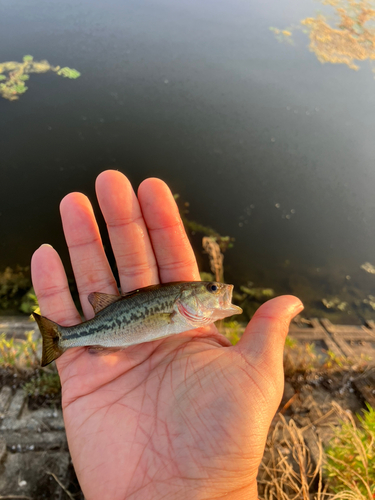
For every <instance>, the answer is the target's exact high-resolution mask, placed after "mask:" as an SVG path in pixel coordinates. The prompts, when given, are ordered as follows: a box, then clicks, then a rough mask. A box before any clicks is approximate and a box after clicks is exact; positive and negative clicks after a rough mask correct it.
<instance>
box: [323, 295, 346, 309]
mask: <svg viewBox="0 0 375 500" xmlns="http://www.w3.org/2000/svg"><path fill="white" fill-rule="evenodd" d="M322 303H323V305H324V306H325V307H326V308H327V309H338V310H339V311H342V312H344V311H345V310H346V309H347V307H348V303H347V302H344V301H343V300H341V299H340V298H339V297H334V298H333V299H330V300H327V299H322Z"/></svg>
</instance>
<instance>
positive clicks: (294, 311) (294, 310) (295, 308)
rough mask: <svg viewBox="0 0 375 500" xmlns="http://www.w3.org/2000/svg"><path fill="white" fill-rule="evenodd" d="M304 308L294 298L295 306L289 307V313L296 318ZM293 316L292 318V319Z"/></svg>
mask: <svg viewBox="0 0 375 500" xmlns="http://www.w3.org/2000/svg"><path fill="white" fill-rule="evenodd" d="M304 308H305V306H304V305H303V304H302V302H301V301H300V300H299V299H297V297H296V302H295V304H293V306H292V307H291V309H290V312H291V313H292V314H293V315H294V316H297V314H298V313H300V312H301V311H303V309H304ZM294 316H293V317H294Z"/></svg>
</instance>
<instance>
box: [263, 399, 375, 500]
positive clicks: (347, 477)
mask: <svg viewBox="0 0 375 500" xmlns="http://www.w3.org/2000/svg"><path fill="white" fill-rule="evenodd" d="M333 408H334V410H335V411H336V413H337V414H338V416H339V417H340V418H341V426H340V427H338V428H337V429H336V431H335V438H334V439H333V441H332V444H331V446H330V447H329V448H328V449H327V450H326V452H324V450H323V446H322V443H321V442H320V440H319V441H318V440H317V441H316V443H315V444H316V448H317V457H316V456H315V460H316V462H314V461H313V459H312V457H311V453H310V450H309V448H308V447H307V446H306V443H305V438H304V434H303V432H304V431H303V430H302V429H300V428H299V427H298V426H297V425H296V423H295V422H294V421H293V420H292V419H290V420H289V421H287V420H286V419H285V418H284V416H283V415H281V414H279V415H278V421H277V423H276V425H275V426H274V429H273V430H272V431H271V432H270V434H269V436H268V440H267V445H266V451H265V454H264V457H263V460H262V463H261V466H260V470H259V475H258V484H259V499H260V500H374V498H375V469H374V461H375V410H374V409H373V408H371V407H370V406H369V405H367V411H364V415H363V416H358V419H359V423H360V427H358V426H357V424H356V422H355V419H354V418H353V416H352V415H351V413H350V412H347V411H344V410H343V409H342V408H341V407H340V406H339V405H337V404H335V403H334V404H333Z"/></svg>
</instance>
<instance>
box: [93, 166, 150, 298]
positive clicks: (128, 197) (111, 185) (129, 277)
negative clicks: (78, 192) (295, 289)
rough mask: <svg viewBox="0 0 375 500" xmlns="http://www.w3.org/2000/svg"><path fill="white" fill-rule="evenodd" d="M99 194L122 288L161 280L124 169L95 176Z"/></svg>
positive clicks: (126, 289)
mask: <svg viewBox="0 0 375 500" xmlns="http://www.w3.org/2000/svg"><path fill="white" fill-rule="evenodd" d="M96 193H97V197H98V201H99V205H100V208H101V211H102V213H103V215H104V218H105V221H106V223H107V228H108V233H109V237H110V240H111V246H112V249H113V253H114V255H115V258H116V264H117V269H118V273H119V278H120V283H121V290H122V291H130V290H135V289H136V288H140V287H144V286H148V285H154V284H157V283H159V274H158V269H157V265H156V259H155V255H154V252H153V249H152V246H151V242H150V238H149V235H148V232H147V228H146V224H145V221H144V219H143V216H142V212H141V208H140V206H139V203H138V200H137V197H136V195H135V193H134V191H133V188H132V186H131V184H130V182H129V180H128V179H127V178H126V177H125V175H123V174H122V173H121V172H118V171H115V170H107V171H105V172H102V173H101V174H100V175H99V176H98V177H97V179H96Z"/></svg>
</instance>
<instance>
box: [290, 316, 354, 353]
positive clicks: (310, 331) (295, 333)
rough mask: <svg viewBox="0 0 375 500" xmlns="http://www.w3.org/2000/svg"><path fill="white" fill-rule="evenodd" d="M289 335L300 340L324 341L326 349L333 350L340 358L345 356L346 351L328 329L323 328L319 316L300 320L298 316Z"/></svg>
mask: <svg viewBox="0 0 375 500" xmlns="http://www.w3.org/2000/svg"><path fill="white" fill-rule="evenodd" d="M289 335H290V337H291V338H293V339H295V340H297V341H300V342H309V343H315V344H321V343H323V345H324V346H325V347H324V349H325V350H327V351H328V350H329V351H332V352H333V353H335V355H336V356H338V357H340V358H343V357H345V354H344V352H343V351H342V350H341V349H340V347H339V346H338V345H337V344H336V342H335V341H334V340H333V339H332V337H331V336H330V335H329V333H328V332H327V330H326V329H325V328H323V326H322V325H321V323H320V321H319V319H318V318H311V319H309V320H300V319H299V318H297V320H296V321H294V322H292V324H291V325H290V329H289Z"/></svg>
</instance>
